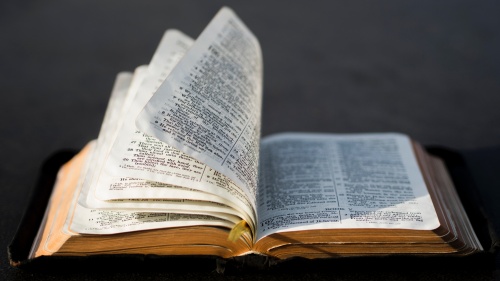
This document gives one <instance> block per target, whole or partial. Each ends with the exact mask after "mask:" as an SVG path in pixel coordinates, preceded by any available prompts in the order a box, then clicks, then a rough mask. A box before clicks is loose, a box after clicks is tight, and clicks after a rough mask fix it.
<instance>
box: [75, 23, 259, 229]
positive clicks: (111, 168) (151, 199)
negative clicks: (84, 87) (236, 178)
mask: <svg viewBox="0 0 500 281" xmlns="http://www.w3.org/2000/svg"><path fill="white" fill-rule="evenodd" d="M191 44H192V40H191V39H190V38H189V37H187V36H185V35H183V34H182V33H180V32H179V31H175V30H170V31H168V32H167V33H166V34H165V36H164V38H163V39H162V41H161V43H160V45H159V47H158V49H157V51H156V53H155V55H154V56H153V59H152V61H151V63H150V64H149V65H148V67H147V68H146V69H145V67H142V68H139V69H138V70H137V71H136V74H135V75H134V80H133V81H132V85H131V87H130V89H129V92H128V93H127V98H126V101H128V102H125V103H124V105H123V110H122V112H121V115H120V116H119V117H118V120H116V122H115V123H116V124H114V127H112V128H109V129H108V131H114V132H115V133H114V134H113V135H112V136H109V133H108V136H107V139H106V140H105V141H98V143H99V144H102V146H98V151H99V153H98V156H97V157H98V159H97V161H96V162H95V164H94V165H93V166H91V171H89V175H90V176H89V177H88V179H87V181H86V182H85V185H84V188H83V191H82V196H81V199H80V200H79V202H80V203H81V204H82V205H83V206H84V207H88V208H100V209H119V210H128V211H134V210H135V211H140V210H147V211H150V212H153V211H156V212H170V213H184V214H210V215H213V216H218V217H221V218H226V217H227V215H234V214H237V215H238V216H239V217H240V218H241V219H245V220H247V221H249V222H251V223H252V222H253V209H252V206H251V203H250V201H249V200H248V198H247V197H246V196H245V195H244V193H243V192H242V191H241V189H239V188H238V187H236V186H235V185H234V184H233V183H232V182H231V181H230V180H229V179H227V178H226V177H224V176H222V175H221V174H220V173H218V172H216V171H215V170H213V169H211V168H209V167H207V166H206V165H205V164H203V163H201V162H199V161H197V160H195V159H193V158H192V157H190V156H188V155H185V154H184V153H182V152H180V151H179V150H177V149H175V148H173V147H170V146H168V145H166V144H165V143H163V142H161V141H159V140H157V139H155V138H153V137H150V136H148V135H146V134H144V133H143V132H141V131H138V130H137V129H136V127H135V125H134V119H135V116H137V114H138V113H139V111H140V110H141V109H142V108H143V107H144V105H145V104H146V102H147V101H148V100H149V98H150V97H151V96H152V94H153V92H154V91H155V90H156V89H157V88H158V87H159V85H160V84H161V82H162V81H163V80H164V79H165V77H166V76H167V75H168V74H169V73H170V71H171V69H172V68H173V67H174V65H175V64H176V63H177V62H178V61H179V59H180V58H182V57H183V55H184V53H185V52H186V50H187V49H188V48H189V47H190V46H191ZM100 137H101V135H100Z"/></svg>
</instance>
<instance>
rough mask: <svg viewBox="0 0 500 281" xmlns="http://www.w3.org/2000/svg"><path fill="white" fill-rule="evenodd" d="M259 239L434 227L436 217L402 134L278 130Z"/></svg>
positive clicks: (265, 158) (264, 172)
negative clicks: (296, 233) (314, 231)
mask: <svg viewBox="0 0 500 281" xmlns="http://www.w3.org/2000/svg"><path fill="white" fill-rule="evenodd" d="M261 153H262V155H261V168H260V171H261V178H260V184H261V189H260V190H259V194H258V205H257V219H258V234H257V237H258V239H260V238H262V237H264V236H266V235H268V234H271V233H274V232H281V231H293V230H306V229H307V230H308V229H331V228H404V229H427V230H432V229H435V228H437V227H438V226H439V221H438V217H437V215H436V211H435V209H434V206H433V204H432V201H431V198H430V196H429V192H428V190H427V187H426V185H425V182H424V179H423V177H422V175H421V173H420V169H419V167H418V164H417V162H416V158H415V156H414V153H413V148H412V145H411V142H410V140H409V139H408V138H407V137H406V136H404V135H399V134H353V135H332V134H298V133H297V134H279V135H275V136H271V137H268V138H265V139H263V141H262V146H261Z"/></svg>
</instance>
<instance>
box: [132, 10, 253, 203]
mask: <svg viewBox="0 0 500 281" xmlns="http://www.w3.org/2000/svg"><path fill="white" fill-rule="evenodd" d="M261 99H262V55H261V50H260V46H259V43H258V41H257V39H256V38H255V36H254V35H253V34H252V33H251V32H250V31H249V30H248V28H247V27H246V26H245V25H244V24H243V22H241V20H240V19H238V18H237V16H236V15H235V14H234V13H233V12H232V11H231V10H230V9H228V8H223V9H221V11H220V12H219V13H218V14H217V15H216V16H215V18H214V19H213V20H212V21H211V22H210V24H209V25H208V26H207V28H206V29H205V30H204V31H203V33H202V34H201V35H200V36H199V38H198V39H197V40H196V42H195V44H194V45H193V46H192V48H191V49H190V50H189V51H188V52H187V53H186V55H185V56H184V57H183V58H182V60H181V61H180V62H179V63H178V64H177V65H176V67H175V69H174V70H173V71H172V73H171V74H170V75H169V76H168V77H167V79H166V80H165V82H164V83H163V84H162V85H161V87H160V88H159V89H158V91H157V92H156V93H155V95H154V96H153V97H152V98H151V100H150V101H149V102H148V103H147V105H146V107H145V108H144V110H143V111H142V112H141V113H140V115H139V116H138V117H137V120H136V123H137V126H138V128H139V129H140V130H141V131H143V132H145V133H147V134H149V135H151V136H154V137H156V138H158V139H160V140H162V141H163V142H165V143H167V144H169V145H171V146H173V147H175V148H177V149H179V150H181V151H183V152H185V153H186V154H188V155H190V156H192V157H194V158H195V159H197V160H198V161H200V162H203V163H205V164H207V165H208V166H210V167H211V168H213V169H215V170H217V171H219V172H221V173H222V174H224V175H225V176H228V177H229V178H230V179H231V180H233V181H234V182H235V183H236V185H238V186H240V187H241V188H243V190H244V191H245V193H246V194H247V195H248V196H249V197H250V198H251V199H254V198H255V194H256V188H257V177H258V170H257V169H258V157H259V139H260V115H261ZM251 201H253V200H251Z"/></svg>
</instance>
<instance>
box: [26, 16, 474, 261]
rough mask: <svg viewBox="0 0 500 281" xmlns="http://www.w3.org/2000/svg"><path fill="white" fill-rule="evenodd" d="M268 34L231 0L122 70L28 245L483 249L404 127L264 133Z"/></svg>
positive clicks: (85, 249) (275, 251)
mask: <svg viewBox="0 0 500 281" xmlns="http://www.w3.org/2000/svg"><path fill="white" fill-rule="evenodd" d="M262 73H263V63H262V55H261V50H260V47H259V43H258V41H257V39H256V38H255V36H254V35H253V34H252V33H251V32H250V31H249V29H248V28H247V27H246V26H245V25H244V24H243V22H242V21H241V20H240V19H239V18H238V17H237V16H236V15H235V14H234V13H233V12H232V11H231V10H230V9H228V8H223V9H222V10H221V11H220V12H219V13H218V14H217V15H216V16H215V18H214V19H213V20H212V21H211V22H210V24H209V25H208V26H207V27H206V29H205V30H204V31H203V32H202V34H201V35H200V36H199V37H198V39H197V40H196V41H194V40H192V39H191V38H189V37H188V36H186V35H184V34H182V33H181V32H179V31H176V30H169V31H167V32H166V33H165V35H164V37H163V39H162V40H161V42H160V45H159V47H158V49H157V51H156V53H155V54H154V56H153V58H152V60H151V62H150V64H149V65H147V66H141V67H138V68H137V69H136V71H135V72H134V73H133V74H131V73H121V74H119V75H118V77H117V80H116V83H115V85H114V88H113V91H112V95H111V98H110V101H109V104H108V107H107V110H106V114H105V117H104V121H103V124H102V128H101V131H100V133H99V136H98V138H97V140H95V141H92V142H91V143H89V144H88V145H87V146H86V147H85V148H84V149H83V150H82V151H81V152H80V153H79V154H78V155H77V156H75V157H74V158H73V159H72V160H71V161H70V162H68V163H67V164H66V165H64V166H63V167H62V168H61V170H60V172H59V174H58V178H57V182H56V185H55V187H54V191H53V194H52V197H51V199H50V202H49V205H48V207H47V211H46V214H45V219H44V221H43V223H42V225H41V226H40V230H39V233H38V235H37V238H36V239H35V241H34V243H33V247H32V250H31V254H30V257H31V258H36V257H39V256H44V255H70V256H79V255H83V256H86V255H94V254H156V255H210V256H219V257H223V258H229V257H236V256H242V255H247V254H257V255H266V256H271V257H275V258H277V259H286V258H290V257H305V258H325V257H334V256H360V255H388V254H422V255H434V254H437V255H467V254H471V253H474V252H476V251H481V250H482V247H481V245H480V243H479V241H478V239H477V238H476V235H475V234H474V231H473V229H472V227H471V224H470V222H469V220H468V218H467V215H466V213H465V211H464V209H463V207H462V205H461V203H460V200H459V198H458V196H457V194H456V192H455V190H454V187H453V184H452V181H451V180H450V178H449V176H448V174H447V171H446V168H445V166H444V165H443V163H442V162H441V161H440V160H439V159H436V158H433V157H431V156H429V155H427V154H426V152H425V151H424V150H423V149H422V147H421V146H420V145H418V144H417V143H415V142H413V141H412V140H410V139H409V138H408V137H407V136H404V135H402V134H396V133H381V134H312V133H284V134H277V135H273V136H269V137H265V138H263V139H261V136H260V123H261V102H262V77H263V74H262Z"/></svg>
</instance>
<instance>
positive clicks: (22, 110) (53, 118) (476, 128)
mask: <svg viewBox="0 0 500 281" xmlns="http://www.w3.org/2000/svg"><path fill="white" fill-rule="evenodd" d="M434 2H435V1H397V0H391V1H203V0H200V1H185V0H183V1H165V0H158V1H123V0H120V1H96V0H90V1H82V0H73V1H67V0H64V1H63V0H49V1H11V0H6V1H2V2H1V3H0V93H1V96H2V99H1V101H0V114H1V115H0V188H1V193H0V214H1V215H0V216H1V220H0V242H1V243H0V246H1V247H2V248H3V249H4V250H2V251H0V276H1V277H0V279H2V280H4V279H6V280H31V279H33V280H57V279H66V280H94V279H100V280H101V279H102V280H104V279H105V280H119V279H141V280H142V279H148V280H160V279H161V280H176V279H186V280H187V279H206V280H212V279H229V280H240V279H274V280H285V279H298V278H302V279H310V280H317V279H329V280H334V279H338V280H348V279H353V278H354V279H377V280H386V279H387V278H388V277H389V278H391V279H402V280H419V279H433V280H435V279H440V280H446V279H459V278H462V279H467V280H484V279H488V278H490V277H491V276H492V272H491V271H489V270H484V269H477V268H467V267H461V268H460V267H458V268H457V267H454V268H452V267H444V268H419V267H418V265H417V266H416V267H415V268H411V267H408V268H406V269H404V270H401V269H400V270H391V269H387V268H386V269H381V270H380V271H376V270H373V269H370V270H363V269H362V268H360V270H357V271H355V272H351V271H345V270H344V271H342V269H341V268H339V267H337V268H332V269H331V270H325V269H323V270H321V271H316V270H314V269H312V268H311V269H309V270H308V268H302V269H300V270H295V271H293V272H292V273H290V272H288V271H279V270H276V271H271V272H260V273H249V272H246V273H242V274H238V273H234V274H229V275H224V276H221V275H217V274H214V273H211V272H210V271H208V272H205V271H200V272H192V273H188V274H186V273H185V272H182V271H175V270H170V269H168V268H167V269H165V270H163V271H162V270H154V271H147V270H146V271H145V270H140V271H139V270H138V271H134V269H130V268H127V270H120V269H115V270H111V271H107V272H105V273H99V272H96V271H93V270H91V269H81V270H78V271H75V272H64V273H57V272H37V271H35V272H27V271H23V270H19V269H15V268H11V267H9V265H8V260H7V253H6V247H7V245H8V244H9V242H10V240H11V239H12V237H13V235H14V233H15V231H16V228H17V225H18V223H19V221H20V219H21V217H22V214H23V212H24V209H25V207H26V205H27V203H28V199H29V197H30V193H31V190H32V188H33V186H34V185H35V182H36V179H37V176H38V171H39V168H40V166H41V164H42V162H43V161H44V159H46V158H47V157H49V155H51V154H52V153H54V152H55V151H58V150H61V149H67V148H69V149H79V148H81V147H82V146H83V145H84V144H85V143H86V142H88V141H89V140H90V139H93V138H95V137H96V136H97V133H98V130H99V126H100V123H101V121H102V118H103V114H104V110H105V106H106V103H107V100H108V97H109V93H110V91H111V87H112V85H113V81H114V79H115V76H116V74H117V73H118V72H120V71H132V70H133V69H134V68H135V67H136V66H138V65H141V64H146V63H148V62H149V60H150V58H151V55H152V54H153V52H154V50H155V48H156V46H157V44H158V42H159V40H160V38H161V36H162V34H163V32H164V31H165V30H166V29H168V28H177V29H180V30H182V31H183V32H185V33H187V34H188V35H190V36H192V37H196V36H197V35H198V34H199V33H200V32H201V31H202V30H203V28H204V27H205V25H206V24H207V23H208V22H209V21H210V19H211V18H212V16H213V15H214V14H215V13H216V12H217V10H218V9H219V8H220V7H221V6H222V5H228V6H230V7H232V8H233V9H234V10H235V11H236V13H237V14H238V15H239V16H240V17H241V18H242V19H243V21H245V22H246V24H247V25H248V26H249V28H250V29H251V30H252V31H253V32H254V33H255V34H256V36H257V37H258V38H259V39H260V42H261V46H262V50H263V54H264V65H265V67H264V72H265V75H264V77H265V78H264V105H263V110H264V111H263V120H262V122H263V135H268V134H271V133H275V132H283V131H315V132H337V133H345V132H387V131H396V132H402V133H406V134H409V135H411V136H412V137H413V138H415V139H416V140H418V141H420V142H422V143H423V144H426V145H440V146H446V147H450V148H454V149H458V150H461V151H475V150H482V149H485V148H491V147H493V148H495V147H499V146H500V52H499V50H500V29H499V28H500V16H499V15H500V4H499V2H497V1H461V0H456V1H439V2H438V3H434ZM476 160H477V158H476ZM479 160H480V159H479ZM194 267H196V265H193V268H194ZM299 267H300V264H299Z"/></svg>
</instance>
